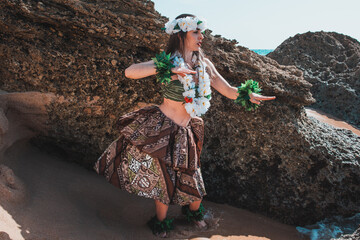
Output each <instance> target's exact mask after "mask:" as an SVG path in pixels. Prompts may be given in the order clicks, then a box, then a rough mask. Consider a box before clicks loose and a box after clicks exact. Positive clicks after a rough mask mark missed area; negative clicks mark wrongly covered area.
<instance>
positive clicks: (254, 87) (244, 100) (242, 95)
mask: <svg viewBox="0 0 360 240" xmlns="http://www.w3.org/2000/svg"><path fill="white" fill-rule="evenodd" d="M237 88H238V91H237V92H238V93H239V95H238V97H237V98H236V100H235V103H237V104H239V105H241V106H243V107H245V110H246V111H251V110H255V109H256V108H258V107H259V106H258V105H257V104H255V103H252V102H250V96H249V95H250V94H251V93H259V92H261V88H259V83H258V82H256V81H254V80H252V79H250V80H247V81H246V82H245V83H242V84H241V86H240V87H237Z"/></svg>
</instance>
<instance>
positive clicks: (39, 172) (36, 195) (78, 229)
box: [0, 140, 301, 240]
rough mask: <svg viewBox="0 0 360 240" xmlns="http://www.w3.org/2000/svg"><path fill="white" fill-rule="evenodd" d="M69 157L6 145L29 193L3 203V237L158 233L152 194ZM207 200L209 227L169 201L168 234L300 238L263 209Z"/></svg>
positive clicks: (8, 156)
mask: <svg viewBox="0 0 360 240" xmlns="http://www.w3.org/2000/svg"><path fill="white" fill-rule="evenodd" d="M66 160H69V159H61V158H59V157H55V156H52V155H49V154H46V153H44V152H42V151H40V150H39V149H37V148H36V147H33V146H32V145H31V144H30V143H29V142H28V141H26V140H22V141H18V142H17V143H16V144H14V145H13V146H12V147H11V148H10V149H8V151H7V152H6V154H5V158H4V159H3V160H2V161H1V163H2V164H3V165H5V166H7V167H9V168H10V169H12V170H13V172H14V175H15V176H16V177H17V178H18V179H19V182H22V183H24V185H25V187H24V188H25V191H26V195H24V196H23V197H18V198H17V199H16V201H13V202H11V201H10V202H9V201H8V202H5V203H1V206H0V219H1V221H0V232H2V233H1V234H0V239H16V240H18V239H78V240H80V239H84V240H85V239H86V240H89V239H156V238H155V237H154V236H153V235H152V233H151V231H150V230H149V229H148V228H147V226H146V221H147V220H148V219H150V218H151V217H152V216H153V215H154V214H155V212H154V202H153V200H151V199H145V198H141V197H137V196H135V195H131V194H129V193H127V192H125V191H122V190H119V189H117V188H115V187H114V186H112V185H111V184H109V183H108V182H106V180H105V178H104V177H102V176H98V175H97V174H96V173H95V172H93V171H89V170H86V169H84V168H83V167H81V166H79V165H77V164H75V163H72V162H69V161H66ZM15 182H16V181H15ZM15 185H16V184H15ZM13 188H14V189H17V187H16V186H13ZM204 206H205V207H206V208H207V209H208V212H209V214H212V215H213V218H211V220H209V223H210V224H211V225H212V226H211V228H210V229H209V230H206V231H198V230H197V229H196V228H195V227H194V226H192V225H191V224H188V223H187V222H186V221H185V219H184V218H183V217H182V216H181V213H180V207H179V206H175V205H172V206H170V208H169V214H168V215H169V216H170V217H174V218H175V223H176V229H175V231H174V232H173V233H172V234H171V236H170V237H171V238H173V239H208V238H211V239H246V240H250V239H259V240H260V239H261V240H265V239H272V240H275V239H279V240H280V239H284V240H289V239H294V240H295V239H301V238H300V237H299V234H298V233H297V231H296V229H295V227H293V226H288V225H285V224H282V223H279V222H277V221H274V220H271V219H269V218H266V217H264V216H261V215H259V214H254V213H251V212H249V211H246V210H242V209H239V208H235V207H231V206H228V205H223V204H215V203H212V202H209V201H205V202H204Z"/></svg>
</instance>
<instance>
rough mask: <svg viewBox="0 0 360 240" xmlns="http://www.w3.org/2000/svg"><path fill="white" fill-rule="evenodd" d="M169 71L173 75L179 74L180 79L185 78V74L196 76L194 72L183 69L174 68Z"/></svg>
mask: <svg viewBox="0 0 360 240" xmlns="http://www.w3.org/2000/svg"><path fill="white" fill-rule="evenodd" d="M171 71H172V72H173V73H175V74H179V75H180V76H182V77H185V75H186V74H196V71H193V70H190V69H188V68H184V67H174V68H172V69H171Z"/></svg>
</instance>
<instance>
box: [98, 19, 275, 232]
mask: <svg viewBox="0 0 360 240" xmlns="http://www.w3.org/2000/svg"><path fill="white" fill-rule="evenodd" d="M165 30H166V32H167V33H168V34H170V39H169V43H168V48H167V50H166V54H165V53H163V54H161V55H157V57H156V58H154V59H153V60H151V61H148V62H143V63H138V64H133V65H131V66H130V67H128V68H127V69H126V70H125V76H126V77H127V78H131V79H140V78H144V77H147V76H151V75H155V74H156V75H157V77H158V80H159V81H160V82H162V83H163V85H162V86H163V95H164V101H163V103H162V104H161V105H160V106H151V107H146V108H143V109H140V110H138V111H135V112H132V113H128V114H126V115H124V116H122V117H120V119H119V120H118V121H117V126H118V128H119V131H120V133H121V135H120V137H119V138H118V139H116V140H115V141H114V142H113V143H112V144H111V145H110V146H109V147H108V148H107V150H106V151H105V152H104V153H103V154H102V156H101V157H100V158H99V159H98V161H97V163H96V165H95V169H96V171H97V172H98V173H99V174H101V175H105V177H106V178H107V180H108V181H109V182H111V183H112V184H114V185H115V186H117V187H119V188H121V189H125V190H127V191H128V192H130V193H134V194H137V195H139V196H144V197H148V198H153V199H155V207H156V216H155V217H154V218H152V219H151V220H150V221H149V223H148V225H149V226H150V227H151V228H152V230H153V233H154V234H157V235H158V236H161V237H165V236H166V234H167V233H168V232H169V230H171V229H172V220H169V219H167V218H166V214H167V210H168V206H169V204H179V205H182V206H183V207H182V211H183V213H184V214H185V215H186V218H187V219H188V220H189V221H191V222H193V223H195V224H196V225H197V226H198V227H201V228H204V227H206V223H205V222H204V220H203V216H204V213H203V207H202V204H201V201H202V198H203V196H204V195H206V192H205V187H204V182H203V179H202V175H201V171H200V160H199V157H200V153H201V148H202V143H203V133H204V125H203V121H202V119H201V118H199V116H201V115H203V114H204V113H205V112H206V111H207V109H208V108H209V106H210V99H211V88H210V86H211V87H213V88H214V89H216V90H217V91H218V92H220V93H221V94H222V95H224V96H226V97H228V98H230V99H234V100H235V99H237V98H238V97H239V92H240V91H239V89H238V88H236V87H232V86H230V85H229V84H228V82H227V81H226V80H225V79H224V78H223V77H222V76H221V75H220V74H219V73H218V72H217V70H216V69H215V67H214V65H213V64H212V62H211V61H209V59H207V58H205V57H204V55H203V53H202V51H201V44H202V40H203V39H204V36H203V34H202V33H201V32H202V31H203V30H205V23H204V21H201V20H200V19H198V18H197V17H196V16H194V15H191V14H182V15H180V16H178V17H177V18H176V19H175V20H174V21H169V22H168V23H167V24H166V25H165ZM254 92H256V91H254ZM248 99H249V100H248V101H249V102H251V103H253V104H260V101H261V100H271V99H275V97H266V96H261V95H259V94H256V93H251V94H250V95H249V96H248Z"/></svg>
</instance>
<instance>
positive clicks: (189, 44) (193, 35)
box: [184, 29, 204, 51]
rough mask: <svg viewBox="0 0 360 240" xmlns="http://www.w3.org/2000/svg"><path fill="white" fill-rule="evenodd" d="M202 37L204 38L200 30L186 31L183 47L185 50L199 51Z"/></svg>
mask: <svg viewBox="0 0 360 240" xmlns="http://www.w3.org/2000/svg"><path fill="white" fill-rule="evenodd" d="M203 39H204V35H202V33H201V32H200V30H198V29H197V30H193V31H188V32H187V33H186V38H185V42H184V43H185V49H186V50H187V51H199V50H200V47H201V44H202V40H203Z"/></svg>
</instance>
